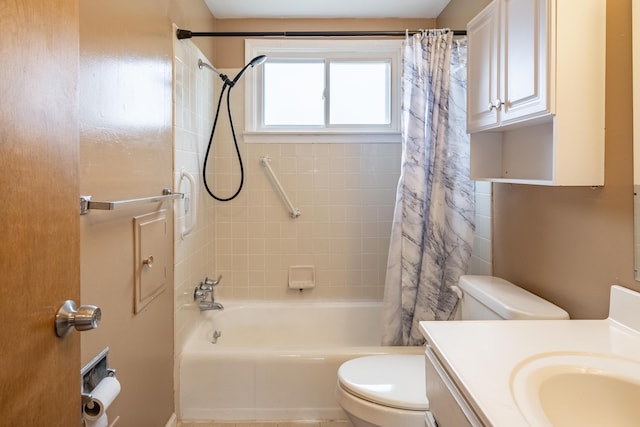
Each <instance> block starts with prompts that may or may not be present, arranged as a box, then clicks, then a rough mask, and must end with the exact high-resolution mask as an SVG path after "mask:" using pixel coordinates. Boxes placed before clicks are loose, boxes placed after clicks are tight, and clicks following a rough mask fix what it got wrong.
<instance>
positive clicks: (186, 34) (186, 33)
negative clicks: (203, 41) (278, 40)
mask: <svg viewBox="0 0 640 427" xmlns="http://www.w3.org/2000/svg"><path fill="white" fill-rule="evenodd" d="M421 31H423V30H403V31H266V32H265V31H247V32H194V31H190V30H183V29H178V30H177V31H176V36H177V37H178V39H179V40H182V39H190V38H192V37H404V36H407V35H414V34H416V33H419V32H421ZM453 35H454V36H466V35H467V32H466V31H465V30H453Z"/></svg>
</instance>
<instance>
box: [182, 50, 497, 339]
mask: <svg viewBox="0 0 640 427" xmlns="http://www.w3.org/2000/svg"><path fill="white" fill-rule="evenodd" d="M175 52H176V53H175V56H176V60H175V64H176V65H175V67H176V69H175V77H176V78H175V80H176V82H175V141H176V142H175V150H176V153H175V170H176V188H177V185H178V178H179V174H180V169H181V168H185V169H186V170H187V171H189V172H191V173H192V174H194V175H196V177H198V181H199V188H200V191H199V208H198V226H197V228H196V232H195V233H193V234H192V235H190V236H188V237H187V238H186V239H184V240H181V239H180V238H179V232H180V229H181V224H182V223H183V222H185V221H187V222H188V218H186V217H185V215H184V212H183V211H182V210H181V203H177V204H176V205H177V209H178V211H179V212H177V213H176V218H177V221H178V225H177V226H176V234H177V236H176V243H175V250H176V280H175V283H176V325H177V327H176V333H177V340H176V344H177V348H180V347H179V345H180V343H181V337H182V335H183V334H182V333H181V331H182V330H183V329H184V327H185V326H186V323H188V322H186V320H188V319H189V318H190V317H189V316H192V314H193V312H194V306H193V304H192V297H191V294H192V291H193V287H194V286H195V285H196V284H197V283H198V282H199V281H200V280H202V278H204V276H207V275H208V276H217V275H219V274H222V275H223V280H222V285H221V286H219V287H218V288H217V297H218V298H219V299H220V300H224V299H225V298H227V299H228V298H233V299H238V298H244V299H300V298H311V299H349V298H354V299H381V298H382V294H383V286H384V276H385V268H386V259H387V251H388V241H389V232H390V224H391V220H392V216H393V203H394V201H395V200H394V199H395V191H396V185H397V181H398V177H399V165H400V156H401V153H400V150H401V147H400V145H399V144H354V143H344V144H340V143H333V144H331V143H329V144H327V143H324V144H323V143H317V144H310V143H306V144H291V143H289V144H287V143H282V144H245V143H244V142H243V138H242V130H243V127H244V106H243V102H244V93H243V90H244V86H243V85H242V84H238V85H236V86H235V87H234V88H233V91H232V96H231V103H232V114H233V120H234V124H235V127H236V135H237V137H238V143H239V147H240V151H241V154H242V157H243V162H244V170H245V179H244V186H243V190H242V192H241V193H240V195H239V196H238V197H237V198H236V199H235V200H233V201H231V202H218V201H213V200H212V199H211V198H210V197H209V196H207V195H205V193H204V190H203V188H204V187H203V185H202V179H201V178H200V175H201V171H202V162H203V157H204V152H205V150H206V144H207V142H208V139H209V133H210V126H211V123H212V121H213V114H214V109H215V105H214V104H216V103H217V98H218V95H219V90H220V84H219V79H218V78H217V76H216V75H215V74H214V73H213V72H211V71H210V70H206V69H204V70H200V69H198V67H197V60H198V58H203V59H205V60H206V58H205V57H204V56H203V55H202V54H201V53H200V52H199V51H198V49H197V48H196V47H195V46H194V45H193V44H192V43H191V42H188V41H186V42H185V41H179V42H176V49H175ZM221 71H222V72H224V73H226V74H228V75H231V76H233V75H235V73H236V72H237V71H238V70H221ZM212 154H213V157H211V156H210V158H209V166H208V170H207V172H208V182H209V185H210V187H212V188H213V189H214V192H215V193H216V194H217V195H218V196H220V197H228V196H230V195H231V194H233V192H234V191H235V190H236V188H237V186H238V185H239V182H240V179H239V177H240V169H239V165H238V160H237V158H236V154H235V148H234V145H233V140H232V137H231V132H230V126H229V121H228V119H227V114H226V105H223V107H222V109H221V116H220V119H219V122H218V126H217V128H216V132H215V135H214V143H213V147H212ZM264 155H268V156H269V157H270V158H271V159H272V161H271V166H272V168H273V169H274V171H275V173H276V174H277V176H278V178H279V179H280V181H281V183H282V186H283V187H284V188H285V190H286V192H287V193H288V196H289V198H290V199H291V201H292V202H293V204H294V206H296V207H298V208H299V209H300V210H301V212H302V215H301V216H300V217H299V218H297V219H292V218H291V217H290V215H289V212H288V210H287V208H286V206H285V205H284V203H283V201H282V199H281V197H280V195H279V194H278V192H277V191H276V189H275V187H274V185H273V183H272V182H271V180H270V179H269V177H268V176H267V174H266V173H265V170H264V167H263V166H262V165H261V164H260V160H261V158H262V156H264ZM476 202H477V237H476V239H475V249H474V254H473V257H472V262H471V265H470V269H469V273H473V274H491V186H490V184H488V183H483V182H478V183H477V194H476ZM300 264H303V265H309V264H311V265H315V267H316V288H315V289H312V290H305V291H304V292H302V293H300V292H299V291H298V290H290V289H288V287H287V274H288V268H289V266H291V265H300Z"/></svg>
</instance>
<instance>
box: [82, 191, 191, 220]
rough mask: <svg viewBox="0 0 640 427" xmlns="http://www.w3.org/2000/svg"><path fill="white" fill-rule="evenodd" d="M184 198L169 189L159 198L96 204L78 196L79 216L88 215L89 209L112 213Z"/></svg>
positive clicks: (85, 197) (89, 198)
mask: <svg viewBox="0 0 640 427" xmlns="http://www.w3.org/2000/svg"><path fill="white" fill-rule="evenodd" d="M182 198H184V194H182V193H174V192H172V191H171V190H170V189H168V188H165V189H164V190H162V195H161V196H151V197H142V198H139V199H128V200H115V201H110V202H98V201H93V200H91V196H80V215H85V214H88V213H89V211H90V210H91V209H98V210H106V211H113V210H116V209H121V208H128V207H131V206H137V205H142V204H145V203H159V202H164V201H167V200H175V199H182Z"/></svg>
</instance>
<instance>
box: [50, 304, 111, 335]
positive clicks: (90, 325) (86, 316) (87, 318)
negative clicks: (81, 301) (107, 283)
mask: <svg viewBox="0 0 640 427" xmlns="http://www.w3.org/2000/svg"><path fill="white" fill-rule="evenodd" d="M101 317H102V311H101V310H100V308H98V307H96V306H95V305H81V306H80V307H79V308H78V307H76V303H75V302H73V301H72V300H67V301H65V302H64V304H62V306H61V307H60V308H59V309H58V312H57V313H56V321H55V326H56V335H57V336H59V337H64V336H65V335H67V334H68V333H69V331H70V330H71V327H74V328H76V330H77V331H88V330H90V329H96V328H97V327H98V325H99V324H100V319H101Z"/></svg>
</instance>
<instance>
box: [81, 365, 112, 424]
mask: <svg viewBox="0 0 640 427" xmlns="http://www.w3.org/2000/svg"><path fill="white" fill-rule="evenodd" d="M118 394H120V382H119V381H118V379H117V378H115V377H106V378H103V379H102V381H100V382H99V383H98V385H97V386H96V388H94V389H93V391H92V392H91V400H90V401H89V402H87V403H86V404H84V405H83V406H82V417H83V418H84V419H85V420H87V421H97V420H99V419H100V418H101V417H102V416H103V415H105V412H106V410H107V409H108V408H109V406H111V403H113V401H114V400H115V398H116V397H118ZM104 418H106V415H105V416H104ZM98 425H99V424H98Z"/></svg>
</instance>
